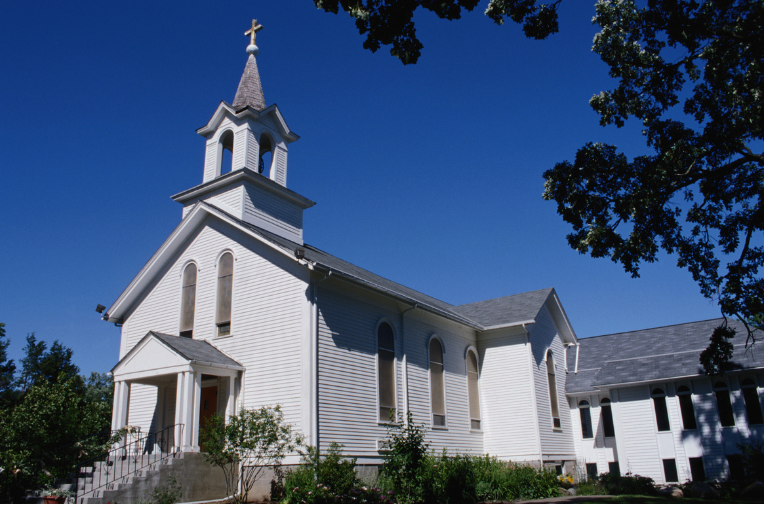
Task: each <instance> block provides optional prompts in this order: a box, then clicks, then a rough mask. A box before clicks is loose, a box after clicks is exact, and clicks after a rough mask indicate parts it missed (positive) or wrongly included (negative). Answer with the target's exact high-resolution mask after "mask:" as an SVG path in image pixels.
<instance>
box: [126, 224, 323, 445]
mask: <svg viewBox="0 0 764 505" xmlns="http://www.w3.org/2000/svg"><path fill="white" fill-rule="evenodd" d="M224 250H230V251H232V252H233V254H234V257H235V263H234V273H233V304H232V320H231V335H230V336H227V337H216V325H215V315H214V314H215V312H214V311H215V299H216V298H215V297H216V294H215V290H216V286H217V268H216V261H217V259H218V257H219V255H220V254H221V253H222V252H223V251H224ZM189 261H194V262H196V264H197V267H198V268H199V271H198V279H197V286H196V311H195V324H194V338H195V339H206V340H208V341H209V342H210V343H211V344H213V345H214V346H215V347H217V348H218V349H220V350H221V351H222V352H224V353H225V354H227V355H228V356H230V357H231V358H233V359H235V360H236V361H238V362H239V363H241V364H242V365H243V366H244V367H245V368H246V371H245V373H244V375H243V386H241V385H240V388H242V387H243V389H241V393H240V394H239V396H238V400H237V409H238V408H240V407H258V406H260V405H275V404H277V403H278V404H280V405H281V407H282V409H283V411H284V413H285V416H286V420H287V422H289V423H290V424H292V425H293V426H294V427H295V428H297V429H298V430H300V431H302V432H305V431H306V428H307V426H305V424H306V423H305V420H304V419H303V412H304V411H305V410H307V409H306V408H304V407H305V406H304V405H303V403H304V402H305V398H303V393H302V392H303V389H304V388H303V386H304V384H303V383H302V380H303V379H302V375H301V369H302V365H303V352H302V350H303V347H304V346H306V345H308V342H309V340H308V338H309V334H308V331H307V328H308V321H309V319H308V318H309V309H310V307H309V304H308V299H307V294H306V290H307V289H308V274H307V271H306V270H305V269H304V267H301V266H299V265H297V264H296V262H294V261H293V260H291V259H289V258H287V257H286V256H284V255H282V254H281V253H279V252H277V251H275V250H273V249H272V248H271V247H269V246H266V245H264V244H262V243H261V242H259V241H257V240H256V239H254V238H252V237H250V236H248V235H245V234H244V233H242V232H240V231H238V230H236V229H234V228H232V227H230V226H229V225H227V224H225V223H222V222H220V221H219V220H217V219H215V218H208V219H207V220H206V221H205V222H204V224H203V225H202V227H201V228H200V230H199V231H198V232H197V233H196V234H195V235H194V236H193V237H192V238H191V239H190V241H189V243H188V245H187V246H186V247H185V248H184V249H183V251H182V252H181V253H180V254H179V255H178V256H177V258H176V259H175V260H174V261H173V263H172V265H171V266H170V267H169V268H168V269H167V270H165V272H163V274H162V275H161V279H159V280H158V282H157V283H155V284H154V285H153V288H152V289H151V291H150V292H149V293H148V294H147V295H146V296H145V297H144V298H143V300H142V302H141V303H140V305H138V307H136V308H135V309H134V310H133V311H132V313H131V314H130V315H129V317H128V318H127V320H126V322H125V324H124V326H123V328H122V341H123V345H122V346H121V354H120V359H121V358H122V356H124V354H125V353H126V352H128V351H129V350H130V349H131V348H132V347H133V346H134V345H135V344H136V343H137V342H138V341H139V340H140V339H141V338H143V337H144V336H145V335H146V333H148V332H149V331H152V330H153V331H157V332H163V333H168V334H171V335H178V333H179V324H180V295H181V285H180V283H181V278H182V271H183V268H184V267H185V265H186V264H187V263H188V262H189ZM155 406H156V388H155V387H152V386H143V385H138V384H134V385H133V386H132V390H131V398H130V411H129V420H128V424H130V425H138V426H141V428H142V431H144V432H145V431H147V430H148V429H149V425H150V421H151V418H152V417H153V416H154V410H155Z"/></svg>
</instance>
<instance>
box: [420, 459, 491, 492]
mask: <svg viewBox="0 0 764 505" xmlns="http://www.w3.org/2000/svg"><path fill="white" fill-rule="evenodd" d="M476 486H477V481H476V472H475V467H474V464H473V460H472V458H471V457H470V456H463V455H458V454H457V455H455V456H448V454H447V453H446V451H445V450H444V451H443V454H442V455H441V456H440V457H435V456H434V455H430V456H428V457H427V458H425V460H424V465H423V469H422V498H423V500H424V501H425V502H427V503H432V502H437V503H475V502H476V501H477V493H476Z"/></svg>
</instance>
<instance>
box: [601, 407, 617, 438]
mask: <svg viewBox="0 0 764 505" xmlns="http://www.w3.org/2000/svg"><path fill="white" fill-rule="evenodd" d="M600 417H602V431H604V432H605V436H606V437H614V436H615V425H614V424H613V408H612V407H611V406H610V398H603V399H602V400H600Z"/></svg>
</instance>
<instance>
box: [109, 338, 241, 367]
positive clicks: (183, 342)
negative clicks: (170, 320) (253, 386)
mask: <svg viewBox="0 0 764 505" xmlns="http://www.w3.org/2000/svg"><path fill="white" fill-rule="evenodd" d="M152 338H153V339H156V340H158V341H160V342H161V343H163V344H164V345H165V346H167V347H168V348H170V350H172V351H173V352H174V353H175V354H177V355H178V356H180V357H181V358H183V359H185V360H186V361H188V362H189V363H190V364H204V365H210V366H217V367H225V368H234V369H237V370H244V367H243V366H241V364H240V363H239V362H238V361H236V360H233V359H231V358H229V357H228V356H226V355H225V354H223V352H221V351H220V350H219V349H218V348H217V347H215V346H213V345H212V344H210V343H209V342H207V341H206V340H194V339H192V338H185V337H178V336H176V335H168V334H167V333H159V332H156V331H150V332H148V333H147V334H146V336H144V337H143V338H142V339H141V340H140V341H139V342H138V343H137V344H135V345H134V346H133V347H132V349H131V350H130V352H128V353H127V354H125V355H124V356H123V357H122V359H121V360H119V362H118V363H117V364H116V365H114V367H113V368H112V369H111V371H112V372H114V370H116V369H117V368H119V366H120V365H121V364H122V363H124V362H126V361H127V360H129V359H130V357H131V356H132V355H133V354H134V353H136V352H139V350H140V349H141V347H142V346H141V344H143V343H144V342H145V341H146V340H149V339H152Z"/></svg>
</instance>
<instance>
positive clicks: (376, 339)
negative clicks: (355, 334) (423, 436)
mask: <svg viewBox="0 0 764 505" xmlns="http://www.w3.org/2000/svg"><path fill="white" fill-rule="evenodd" d="M382 323H387V324H389V325H390V329H392V330H393V396H394V398H393V405H395V407H394V408H395V412H396V417H397V415H398V414H400V412H399V409H398V351H397V350H396V349H395V347H396V346H397V345H398V337H397V334H396V331H395V325H394V324H393V322H392V321H390V319H388V318H387V317H382V318H380V319H379V321H377V324H376V325H374V337H373V338H374V378H376V379H377V380H376V382H377V384H376V387H375V388H374V391H375V393H374V397H375V402H374V408H375V409H376V412H377V424H381V425H385V426H388V425H391V424H398V423H391V422H390V420H389V419H380V417H379V409H380V408H381V407H380V404H379V327H380V326H381V325H382ZM406 415H408V413H403V416H404V417H405V416H406Z"/></svg>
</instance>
